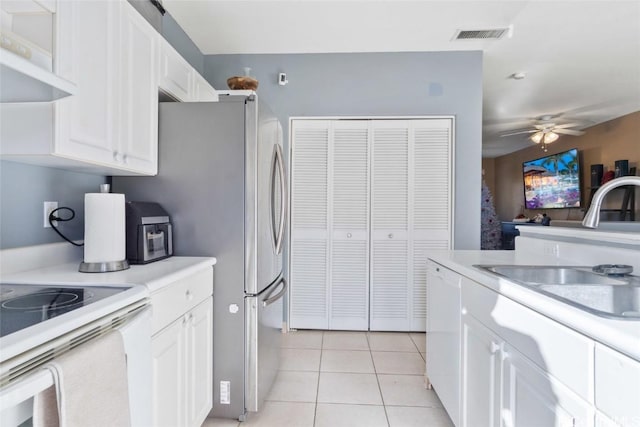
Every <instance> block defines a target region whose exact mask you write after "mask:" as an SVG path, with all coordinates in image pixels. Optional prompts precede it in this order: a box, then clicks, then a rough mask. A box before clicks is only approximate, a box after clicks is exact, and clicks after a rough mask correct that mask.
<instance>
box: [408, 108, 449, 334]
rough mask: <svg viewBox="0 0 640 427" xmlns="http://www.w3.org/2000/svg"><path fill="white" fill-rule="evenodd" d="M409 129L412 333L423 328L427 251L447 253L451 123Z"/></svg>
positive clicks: (442, 121) (429, 122)
mask: <svg viewBox="0 0 640 427" xmlns="http://www.w3.org/2000/svg"><path fill="white" fill-rule="evenodd" d="M411 126H412V135H413V138H412V154H413V155H412V156H411V162H412V163H411V165H410V170H411V171H412V175H413V179H412V181H413V185H412V186H411V188H412V194H411V200H412V202H413V203H412V211H411V218H412V224H411V233H410V235H411V248H412V258H413V265H412V269H411V270H412V271H411V275H412V277H411V281H412V292H411V297H412V304H411V309H412V313H411V330H414V331H422V330H425V326H426V257H427V251H429V250H437V249H450V248H451V247H450V243H451V163H450V159H451V151H452V139H451V132H452V126H451V120H450V119H429V120H416V121H413V122H412V123H411Z"/></svg>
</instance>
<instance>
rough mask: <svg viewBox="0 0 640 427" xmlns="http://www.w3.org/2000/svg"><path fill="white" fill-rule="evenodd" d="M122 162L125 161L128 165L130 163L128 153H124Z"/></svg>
mask: <svg viewBox="0 0 640 427" xmlns="http://www.w3.org/2000/svg"><path fill="white" fill-rule="evenodd" d="M122 163H124V164H125V165H126V164H127V163H129V159H128V158H127V155H126V154H123V155H122Z"/></svg>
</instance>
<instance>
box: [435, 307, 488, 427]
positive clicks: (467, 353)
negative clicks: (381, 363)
mask: <svg viewBox="0 0 640 427" xmlns="http://www.w3.org/2000/svg"><path fill="white" fill-rule="evenodd" d="M500 343H501V340H500V338H499V337H498V336H497V335H495V334H494V333H493V332H491V331H490V330H489V329H488V328H486V327H485V326H483V325H482V324H481V323H480V322H478V321H477V320H476V319H474V318H473V317H472V316H469V315H468V314H465V315H463V316H462V405H461V408H462V425H463V426H469V427H471V426H487V427H492V426H497V425H499V422H498V411H499V403H500V359H499V356H500ZM436 391H437V389H436Z"/></svg>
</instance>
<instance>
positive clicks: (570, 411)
mask: <svg viewBox="0 0 640 427" xmlns="http://www.w3.org/2000/svg"><path fill="white" fill-rule="evenodd" d="M501 358H502V360H503V370H502V372H503V378H502V396H503V397H502V400H503V401H502V407H501V408H502V409H501V413H500V416H501V419H502V420H501V421H502V422H501V425H502V426H505V427H538V426H550V427H551V426H556V427H562V426H585V427H587V426H592V425H593V418H594V413H593V409H592V407H591V405H589V404H588V403H587V402H586V401H584V400H582V399H581V398H580V397H579V396H578V395H576V394H575V393H573V392H572V391H571V390H569V389H568V388H566V387H565V386H564V385H562V384H561V383H560V382H559V381H557V380H556V379H555V378H553V377H551V376H550V375H549V373H547V372H544V371H543V370H542V369H540V368H539V367H538V366H537V365H535V364H534V363H533V362H531V361H529V360H528V359H527V358H526V357H525V356H524V355H522V354H521V353H519V352H518V351H516V350H515V349H513V348H511V347H510V346H508V345H505V346H504V349H503V352H502V356H501Z"/></svg>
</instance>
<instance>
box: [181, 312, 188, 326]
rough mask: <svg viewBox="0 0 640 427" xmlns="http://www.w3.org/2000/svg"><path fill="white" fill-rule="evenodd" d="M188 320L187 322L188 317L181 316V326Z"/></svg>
mask: <svg viewBox="0 0 640 427" xmlns="http://www.w3.org/2000/svg"><path fill="white" fill-rule="evenodd" d="M188 320H189V317H188V316H187V315H186V314H185V315H184V316H182V326H184V325H186V324H187V321H188Z"/></svg>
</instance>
